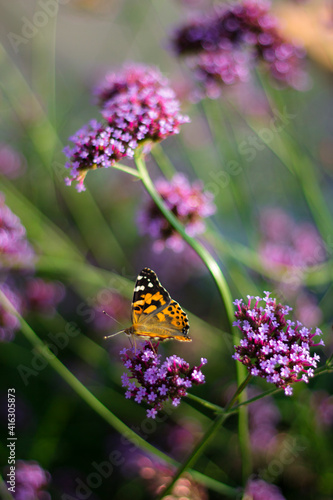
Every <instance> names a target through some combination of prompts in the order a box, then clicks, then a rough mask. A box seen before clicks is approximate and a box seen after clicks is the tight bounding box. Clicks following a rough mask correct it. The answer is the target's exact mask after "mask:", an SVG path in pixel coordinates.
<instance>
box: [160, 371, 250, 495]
mask: <svg viewBox="0 0 333 500" xmlns="http://www.w3.org/2000/svg"><path fill="white" fill-rule="evenodd" d="M251 377H252V376H251V375H250V374H249V375H248V376H247V377H246V379H245V380H244V381H243V382H242V384H241V385H240V386H239V387H238V389H237V390H236V392H235V394H234V395H233V396H232V398H231V399H230V401H229V403H228V404H227V406H226V407H225V410H224V412H223V413H222V414H221V415H219V416H218V417H216V419H215V421H214V422H213V424H212V425H211V426H210V427H209V429H208V430H207V432H206V434H205V435H204V437H203V438H202V439H201V441H200V442H199V443H198V445H197V446H196V447H195V449H194V450H193V451H192V453H191V454H190V456H189V457H188V459H187V460H186V461H185V462H184V463H183V464H182V465H181V467H179V469H178V470H177V473H176V474H175V475H174V476H173V478H172V481H171V482H170V483H169V484H168V486H167V487H166V489H165V490H164V491H163V493H162V495H161V496H160V497H159V499H158V500H162V498H164V497H165V496H166V495H168V494H169V493H170V492H171V491H172V488H173V486H174V485H175V483H176V481H177V480H178V479H179V478H180V476H181V475H182V474H183V473H184V472H185V471H186V469H188V468H190V467H192V466H193V465H194V464H195V462H196V461H197V460H198V459H199V457H200V456H201V455H202V453H203V452H204V450H205V448H206V447H207V445H208V444H209V443H210V441H211V440H212V438H213V437H214V436H215V435H216V433H217V431H218V430H219V428H220V427H221V425H223V423H224V422H225V420H226V419H227V418H228V417H229V414H228V411H229V409H230V408H232V406H233V405H234V403H235V401H237V399H238V398H239V396H240V394H241V393H242V392H243V390H244V389H245V387H246V386H247V384H248V383H249V381H250V379H251Z"/></svg>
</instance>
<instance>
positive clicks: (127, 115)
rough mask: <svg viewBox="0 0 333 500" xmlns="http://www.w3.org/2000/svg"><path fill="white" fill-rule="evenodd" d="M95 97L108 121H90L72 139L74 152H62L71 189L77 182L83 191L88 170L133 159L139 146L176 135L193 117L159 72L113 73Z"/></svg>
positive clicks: (134, 69)
mask: <svg viewBox="0 0 333 500" xmlns="http://www.w3.org/2000/svg"><path fill="white" fill-rule="evenodd" d="M95 95H96V97H97V101H98V104H99V106H100V107H101V112H102V115H103V117H104V118H105V120H106V122H107V123H99V122H96V121H92V122H91V123H90V124H89V125H88V126H84V127H83V128H82V129H81V130H79V131H78V132H77V133H76V134H75V135H74V136H73V137H71V138H70V140H71V141H72V142H74V146H73V147H72V148H70V147H66V148H65V149H64V153H65V154H66V156H67V157H68V158H69V162H67V163H66V167H67V168H70V169H71V178H67V179H66V183H67V184H68V185H69V184H71V182H72V181H73V180H75V181H77V182H78V185H77V189H78V191H83V190H84V189H85V187H84V184H83V182H84V178H85V176H86V174H87V171H88V170H94V169H96V168H101V167H106V168H107V167H110V166H112V165H114V164H115V163H116V162H117V161H119V160H120V159H121V158H125V157H126V158H133V156H134V152H135V150H136V149H137V147H138V146H140V145H142V144H143V143H144V144H145V145H146V147H148V149H149V147H150V145H151V143H152V142H158V141H162V140H164V139H166V138H167V137H169V136H170V135H173V134H178V132H179V127H180V125H181V124H183V123H186V122H188V121H189V118H188V117H187V116H185V115H182V114H181V113H180V111H179V102H178V100H177V99H176V97H175V93H174V91H173V90H172V89H171V88H170V86H169V82H168V80H167V79H166V78H164V77H163V76H162V74H161V73H160V72H159V70H158V69H157V68H154V67H149V66H143V65H134V64H132V65H129V66H125V68H124V69H123V70H122V71H120V72H119V73H109V74H108V75H106V77H105V79H104V80H103V82H102V83H101V84H100V85H99V86H98V87H97V88H96V90H95Z"/></svg>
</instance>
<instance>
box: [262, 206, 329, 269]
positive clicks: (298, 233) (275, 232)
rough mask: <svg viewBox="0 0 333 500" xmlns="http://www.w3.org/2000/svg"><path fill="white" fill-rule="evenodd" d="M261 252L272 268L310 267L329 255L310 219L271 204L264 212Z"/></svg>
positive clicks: (265, 261) (266, 263)
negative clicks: (300, 219) (300, 217)
mask: <svg viewBox="0 0 333 500" xmlns="http://www.w3.org/2000/svg"><path fill="white" fill-rule="evenodd" d="M260 229H261V242H260V246H259V252H260V255H261V257H262V260H263V261H264V263H265V265H266V266H267V267H268V268H274V267H276V266H285V267H290V268H291V267H297V268H299V269H300V271H302V270H306V269H307V268H308V267H311V266H314V265H318V264H321V263H322V262H323V261H324V260H325V259H326V251H325V244H324V242H323V240H322V238H321V237H320V235H319V233H318V231H317V229H316V227H315V226H314V225H313V224H312V223H310V222H303V221H302V222H300V221H297V222H296V221H295V220H294V219H293V218H292V217H291V216H290V215H289V214H287V213H286V212H285V211H284V210H282V209H280V208H275V207H274V208H273V207H267V208H266V209H265V210H263V212H262V213H261V215H260Z"/></svg>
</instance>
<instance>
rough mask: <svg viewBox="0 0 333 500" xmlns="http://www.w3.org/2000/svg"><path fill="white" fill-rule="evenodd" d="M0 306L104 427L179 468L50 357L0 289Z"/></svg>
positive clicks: (219, 486) (221, 487)
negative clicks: (109, 426) (12, 316)
mask: <svg viewBox="0 0 333 500" xmlns="http://www.w3.org/2000/svg"><path fill="white" fill-rule="evenodd" d="M0 304H1V305H2V306H3V307H4V309H5V310H6V311H8V312H9V313H10V314H13V315H14V316H16V317H17V318H18V319H19V321H20V323H21V331H22V333H23V335H24V336H25V337H26V339H27V340H28V342H29V343H30V344H31V345H33V346H34V348H35V350H36V351H37V352H38V353H39V354H41V355H42V356H43V357H44V358H45V359H46V360H47V361H48V363H49V365H50V366H51V367H52V368H53V369H54V370H55V371H56V372H57V373H58V375H59V376H60V377H61V378H62V379H63V380H64V381H65V382H66V383H67V384H68V385H69V386H70V387H71V388H72V389H73V390H74V392H76V394H77V395H78V396H79V397H80V398H81V399H83V401H85V402H86V403H87V404H88V406H90V408H91V409H92V410H94V411H95V412H96V413H97V414H98V415H99V416H100V417H102V418H103V419H104V420H105V421H106V422H107V423H108V424H110V425H111V426H112V427H113V428H114V429H115V430H116V431H117V432H119V433H120V434H122V435H123V436H125V437H126V439H128V441H130V442H131V443H133V444H134V445H135V446H137V447H139V448H141V449H142V450H144V451H146V452H148V453H151V454H153V455H155V456H157V457H158V458H160V459H161V460H163V461H165V462H166V463H168V464H169V465H172V466H173V467H179V466H180V464H179V463H178V462H177V461H176V460H173V459H172V458H171V457H169V456H168V455H166V454H165V453H163V452H162V451H160V450H159V449H158V448H155V447H154V446H153V445H151V444H150V443H148V442H147V441H145V440H144V439H143V438H142V437H141V436H139V435H138V434H136V433H135V432H134V431H133V430H132V429H130V428H129V427H128V426H127V425H126V424H124V423H123V422H122V421H121V420H120V419H119V418H117V417H116V416H115V415H114V414H113V413H112V412H111V410H109V409H108V408H107V407H106V406H105V405H103V403H101V402H100V401H99V399H97V398H96V397H95V396H94V395H93V394H92V393H91V392H90V391H89V390H88V389H87V388H86V387H85V386H84V385H83V384H82V383H81V382H80V381H79V380H78V379H77V378H76V377H75V376H74V375H73V374H72V372H70V371H69V370H68V368H66V366H65V365H63V364H62V362H61V361H60V360H59V359H58V358H57V357H56V356H55V355H54V353H53V352H52V351H51V350H50V349H49V348H48V347H47V345H46V344H44V342H43V341H42V340H41V339H40V338H39V337H38V335H37V334H36V333H35V332H34V331H33V329H32V328H31V327H30V325H29V324H28V323H27V322H26V321H25V320H24V319H23V318H22V316H21V315H20V314H19V312H18V311H17V310H16V309H15V308H14V306H13V305H12V304H11V302H9V300H8V299H7V297H6V296H5V294H4V293H3V292H2V291H1V290H0ZM189 472H190V473H191V475H192V476H193V478H194V479H196V480H198V481H200V482H202V483H203V484H207V486H209V487H210V488H212V489H215V490H216V491H218V492H220V493H223V494H226V495H228V496H236V490H235V489H234V488H232V487H231V486H228V485H225V484H223V483H221V482H219V481H215V480H214V479H212V478H209V477H207V476H205V475H204V474H200V473H197V472H196V471H189Z"/></svg>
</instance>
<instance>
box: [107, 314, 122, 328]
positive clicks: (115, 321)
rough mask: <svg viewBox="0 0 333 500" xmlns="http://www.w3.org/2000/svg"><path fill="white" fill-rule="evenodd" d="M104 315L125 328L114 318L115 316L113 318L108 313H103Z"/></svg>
mask: <svg viewBox="0 0 333 500" xmlns="http://www.w3.org/2000/svg"><path fill="white" fill-rule="evenodd" d="M103 314H105V316H108V317H109V318H110V319H113V321H115V322H116V323H118V325H120V326H123V325H122V323H120V321H118V320H117V319H116V318H114V317H113V316H111V314H108V313H107V312H106V311H103Z"/></svg>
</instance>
